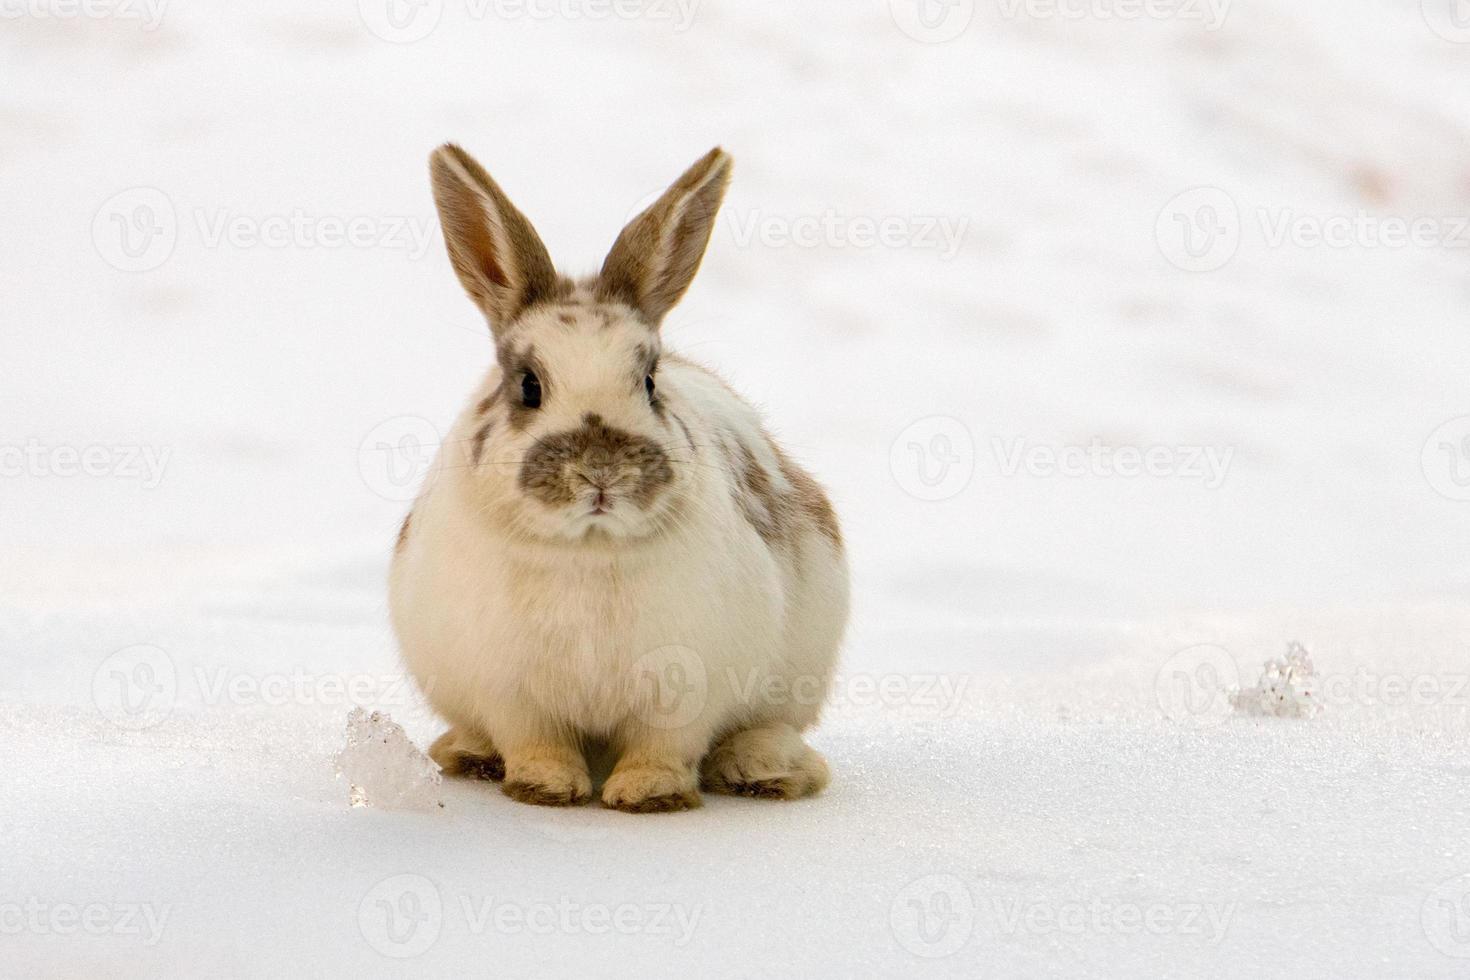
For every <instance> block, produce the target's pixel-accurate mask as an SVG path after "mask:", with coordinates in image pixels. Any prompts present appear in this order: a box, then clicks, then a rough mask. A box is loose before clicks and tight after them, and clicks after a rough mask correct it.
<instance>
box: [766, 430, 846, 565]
mask: <svg viewBox="0 0 1470 980" xmlns="http://www.w3.org/2000/svg"><path fill="white" fill-rule="evenodd" d="M776 455H777V456H778V457H780V459H781V473H782V475H783V476H785V477H786V481H787V482H788V483H790V484H791V488H792V499H793V500H795V502H796V506H797V507H798V508H799V509H800V510H801V512H802V514H804V515H805V516H806V518H807V519H808V520H809V521H811V522H812V523H813V524H814V525H816V528H817V530H818V531H820V532H822V534H824V535H826V537H827V540H828V541H831V542H832V546H833V547H834V548H836V549H837V550H838V551H841V550H842V528H840V527H839V526H838V525H837V511H835V510H833V509H832V501H831V500H829V499H828V498H827V491H825V490H823V489H822V485H821V484H820V483H818V482H817V481H816V480H814V479H813V478H812V475H811V474H810V473H808V472H807V471H806V470H804V469H802V468H801V467H800V466H797V465H796V464H795V463H793V462H792V461H791V460H790V459H788V458H786V454H785V453H783V452H781V450H780V449H779V448H777V449H776Z"/></svg>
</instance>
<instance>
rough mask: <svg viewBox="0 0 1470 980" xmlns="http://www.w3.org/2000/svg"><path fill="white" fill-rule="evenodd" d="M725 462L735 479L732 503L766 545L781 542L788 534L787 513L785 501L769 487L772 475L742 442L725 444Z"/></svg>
mask: <svg viewBox="0 0 1470 980" xmlns="http://www.w3.org/2000/svg"><path fill="white" fill-rule="evenodd" d="M724 448H725V458H726V460H727V461H728V462H729V464H730V472H732V473H733V474H734V475H735V483H736V490H735V503H736V504H737V505H738V506H739V507H740V513H741V514H743V515H744V516H745V519H746V521H748V522H749V523H750V526H751V527H753V528H755V533H756V534H759V535H760V536H761V540H762V541H764V542H765V543H766V544H768V545H776V544H780V543H781V542H783V541H784V540H785V539H786V537H787V534H788V532H789V531H790V523H791V522H790V516H791V515H790V513H789V512H788V507H787V502H786V500H785V498H784V497H782V496H781V495H780V494H778V493H776V490H775V488H774V487H773V486H771V475H770V474H769V473H767V472H766V470H765V467H763V466H761V464H760V462H759V461H758V460H757V459H756V458H755V453H753V452H752V451H751V449H750V447H749V446H747V445H745V444H744V443H742V442H738V441H737V442H735V443H734V444H733V445H731V444H728V443H727V444H725V446H724Z"/></svg>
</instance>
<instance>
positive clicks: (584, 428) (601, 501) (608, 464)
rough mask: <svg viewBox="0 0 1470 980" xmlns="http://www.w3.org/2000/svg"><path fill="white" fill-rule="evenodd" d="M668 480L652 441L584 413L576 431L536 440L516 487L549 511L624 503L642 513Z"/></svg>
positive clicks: (671, 475) (670, 475) (670, 474)
mask: <svg viewBox="0 0 1470 980" xmlns="http://www.w3.org/2000/svg"><path fill="white" fill-rule="evenodd" d="M673 478H674V471H673V468H672V467H671V466H670V465H669V458H668V456H667V455H666V454H665V453H664V451H663V450H662V449H660V448H659V447H658V446H657V445H656V444H655V443H654V442H653V441H652V440H650V439H647V438H645V437H643V436H640V435H635V434H633V433H631V432H625V431H624V430H622V429H617V428H614V427H613V426H610V425H608V424H606V423H605V422H603V421H602V418H601V416H599V415H596V414H593V413H588V414H587V415H584V416H583V417H582V425H581V427H580V428H577V429H572V430H569V431H566V432H558V433H556V434H554V435H549V436H545V437H543V438H541V439H538V440H536V442H535V444H533V445H532V446H531V448H530V450H529V451H528V452H527V453H526V458H525V462H524V463H522V464H521V471H520V476H519V477H518V483H519V485H520V488H521V490H523V491H524V492H525V493H526V494H527V495H528V496H531V497H534V498H535V499H537V500H539V501H541V502H542V503H545V504H549V505H551V506H570V505H571V504H574V503H576V502H577V501H579V500H587V501H589V502H591V503H593V505H594V506H596V507H602V506H605V505H608V506H610V505H611V503H612V502H613V501H616V500H620V499H627V500H630V501H632V502H633V503H634V504H636V505H637V506H639V507H644V508H646V507H648V506H649V505H650V504H652V503H653V501H654V499H655V498H657V497H658V494H659V492H660V491H662V490H663V489H664V488H665V487H666V486H668V485H669V483H671V482H672V481H673Z"/></svg>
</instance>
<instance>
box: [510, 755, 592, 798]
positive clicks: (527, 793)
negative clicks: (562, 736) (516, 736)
mask: <svg viewBox="0 0 1470 980" xmlns="http://www.w3.org/2000/svg"><path fill="white" fill-rule="evenodd" d="M501 789H503V790H504V791H505V795H506V796H509V797H510V798H511V799H513V800H516V801H518V802H520V803H533V804H535V805H537V806H580V805H581V804H583V803H586V802H587V801H588V800H590V799H592V780H591V778H590V777H588V775H587V767H586V765H585V764H583V765H581V766H578V765H577V764H576V763H575V762H573V761H570V760H565V759H556V758H533V759H522V760H511V762H510V764H509V765H507V766H506V770H505V783H504V784H503V785H502V786H501Z"/></svg>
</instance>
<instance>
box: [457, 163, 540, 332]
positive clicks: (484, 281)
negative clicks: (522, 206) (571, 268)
mask: <svg viewBox="0 0 1470 980" xmlns="http://www.w3.org/2000/svg"><path fill="white" fill-rule="evenodd" d="M429 173H430V175H431V178H432V181H433V185H434V203H435V204H436V205H438V208H439V223H440V225H442V226H443V228H444V244H445V245H446V246H448V249H449V261H450V262H451V263H453V265H454V271H455V273H457V274H458V275H459V281H460V282H461V283H463V284H464V288H465V291H466V292H468V293H469V294H470V298H471V299H473V300H474V301H475V302H476V303H477V304H479V307H480V309H481V310H483V311H484V313H485V316H486V317H487V318H488V319H489V320H490V329H491V330H492V331H496V330H499V329H501V328H502V327H504V326H506V325H507V324H509V323H510V322H511V321H512V320H514V319H515V318H516V316H517V314H519V313H520V312H521V311H522V310H523V309H525V308H526V307H527V306H529V305H530V304H532V303H534V302H536V301H537V300H541V299H550V298H552V297H553V296H555V295H556V292H557V283H558V279H557V275H556V269H555V268H554V267H553V266H552V264H551V256H549V255H548V254H547V253H546V246H545V245H543V244H541V239H540V237H539V236H537V234H536V229H535V228H532V227H531V222H529V221H527V220H526V216H525V215H523V214H521V213H520V212H519V211H517V210H516V207H515V205H514V204H511V203H510V199H509V198H507V197H506V196H505V192H504V191H502V190H501V189H500V188H499V187H498V186H496V183H495V181H493V180H491V179H490V175H489V174H487V173H486V172H485V168H484V167H482V166H480V165H479V163H477V162H476V161H475V159H474V157H472V156H470V155H469V154H468V153H466V152H465V151H464V150H461V149H460V148H459V147H457V146H455V145H454V144H453V143H446V144H444V145H443V146H441V147H439V149H437V150H435V151H434V153H433V155H432V156H430V157H429Z"/></svg>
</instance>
